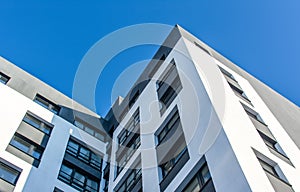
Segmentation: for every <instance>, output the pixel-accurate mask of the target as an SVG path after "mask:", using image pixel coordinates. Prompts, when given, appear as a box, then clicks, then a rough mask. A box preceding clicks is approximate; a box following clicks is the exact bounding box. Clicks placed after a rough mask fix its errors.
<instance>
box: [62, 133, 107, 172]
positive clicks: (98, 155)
mask: <svg viewBox="0 0 300 192" xmlns="http://www.w3.org/2000/svg"><path fill="white" fill-rule="evenodd" d="M70 141H71V142H73V143H75V144H78V150H77V151H76V154H74V153H73V152H72V151H71V150H70V149H69V148H73V147H71V146H70V145H69V143H70ZM81 148H84V149H85V150H88V151H89V156H88V159H86V161H85V160H83V159H82V158H84V157H82V156H81V155H80V149H81ZM73 149H74V148H73ZM75 150H76V149H75ZM66 152H67V153H68V154H70V155H72V156H73V157H76V158H77V159H78V160H80V161H81V162H83V163H86V164H88V165H90V166H92V167H93V168H96V169H97V170H101V167H102V163H103V161H102V159H103V155H100V154H97V153H95V152H93V151H92V150H91V149H90V147H88V146H87V145H86V144H82V143H81V142H78V141H77V140H76V139H74V137H70V139H69V141H68V144H67V148H66ZM92 155H95V156H97V157H99V160H100V162H97V163H98V165H97V164H96V163H93V162H92V160H93V159H92Z"/></svg>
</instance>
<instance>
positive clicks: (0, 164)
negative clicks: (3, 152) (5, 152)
mask: <svg viewBox="0 0 300 192" xmlns="http://www.w3.org/2000/svg"><path fill="white" fill-rule="evenodd" d="M3 167H4V168H5V169H6V170H8V172H10V173H11V174H12V175H14V176H13V177H14V178H13V181H9V180H8V179H6V178H4V176H2V174H1V175H0V179H1V180H3V181H5V182H7V183H9V184H11V185H13V186H16V184H17V182H18V180H19V177H20V175H21V172H22V170H21V169H16V168H15V166H12V165H11V164H10V163H7V162H6V161H5V160H3V159H2V158H1V159H0V170H1V168H3ZM0 172H1V171H0ZM12 172H14V173H12Z"/></svg>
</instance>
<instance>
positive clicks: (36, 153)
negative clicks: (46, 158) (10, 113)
mask: <svg viewBox="0 0 300 192" xmlns="http://www.w3.org/2000/svg"><path fill="white" fill-rule="evenodd" d="M9 144H10V145H11V146H14V147H15V148H17V149H19V150H20V151H22V152H24V153H26V154H28V155H29V156H31V157H33V158H34V159H37V160H40V159H41V156H42V153H43V149H42V148H41V147H40V146H39V145H37V144H35V143H34V142H32V141H30V140H29V139H27V138H25V137H23V136H21V135H19V134H15V135H14V136H13V138H12V140H11V141H10V143H9Z"/></svg>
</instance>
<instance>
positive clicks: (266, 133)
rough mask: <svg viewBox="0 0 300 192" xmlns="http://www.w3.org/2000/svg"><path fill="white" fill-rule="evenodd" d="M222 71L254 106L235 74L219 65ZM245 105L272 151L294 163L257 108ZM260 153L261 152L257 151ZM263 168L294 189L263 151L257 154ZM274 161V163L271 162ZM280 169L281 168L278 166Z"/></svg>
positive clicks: (232, 87)
mask: <svg viewBox="0 0 300 192" xmlns="http://www.w3.org/2000/svg"><path fill="white" fill-rule="evenodd" d="M219 68H220V70H221V72H222V73H223V74H224V77H225V78H226V80H227V82H228V84H229V85H230V87H231V89H232V90H233V91H234V93H235V94H236V95H237V96H238V97H239V98H241V99H242V100H244V101H246V103H248V104H249V105H250V106H251V107H253V105H252V103H251V101H250V100H249V99H248V97H247V96H246V94H245V92H244V91H243V89H242V88H241V86H240V85H239V83H238V82H237V81H236V80H235V78H234V76H233V75H232V74H231V73H229V72H228V71H226V70H225V69H223V68H221V67H219ZM241 105H242V106H243V108H244V110H245V112H246V113H247V115H248V116H249V118H250V120H251V121H252V123H253V125H254V126H255V128H256V130H257V132H258V134H259V135H260V137H261V138H262V140H263V141H264V143H265V145H266V146H267V147H268V149H269V150H270V152H271V153H273V154H274V155H276V156H277V157H279V158H280V159H282V160H283V161H285V162H287V163H289V164H290V165H292V163H291V161H290V160H289V158H288V157H287V156H286V154H285V153H284V151H283V150H282V148H281V147H280V145H279V144H278V142H277V141H276V139H275V137H274V136H273V134H272V133H271V131H270V129H269V128H268V126H267V125H266V123H265V122H264V121H263V119H262V117H261V116H260V115H259V113H257V112H256V111H255V110H253V109H252V108H251V107H249V106H247V105H246V104H243V103H241ZM256 153H259V152H256ZM257 158H258V160H259V162H260V164H261V166H262V168H263V169H264V170H265V172H266V174H267V175H269V174H271V175H272V176H273V177H274V178H277V179H279V180H281V181H283V185H284V187H285V188H286V190H287V191H293V189H292V188H291V186H290V184H288V182H287V181H284V178H283V177H282V176H280V174H279V173H278V171H277V170H276V169H275V166H277V167H278V165H277V164H276V163H275V162H273V161H272V160H270V159H268V158H267V157H265V156H264V155H262V154H261V153H259V156H257ZM269 162H273V163H269ZM278 169H279V168H278ZM268 178H269V180H270V181H271V184H272V185H273V186H274V188H276V187H278V185H280V184H274V181H272V179H271V178H270V177H268Z"/></svg>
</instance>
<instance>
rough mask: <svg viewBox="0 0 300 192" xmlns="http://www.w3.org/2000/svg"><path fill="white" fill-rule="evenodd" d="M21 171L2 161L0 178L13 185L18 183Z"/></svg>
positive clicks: (0, 163)
mask: <svg viewBox="0 0 300 192" xmlns="http://www.w3.org/2000/svg"><path fill="white" fill-rule="evenodd" d="M19 174H20V172H18V171H17V170H15V169H13V168H11V167H9V166H8V165H6V164H4V163H2V162H0V178H1V179H3V180H5V181H7V182H8V183H11V184H13V185H15V184H16V182H17V180H18V177H19Z"/></svg>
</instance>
